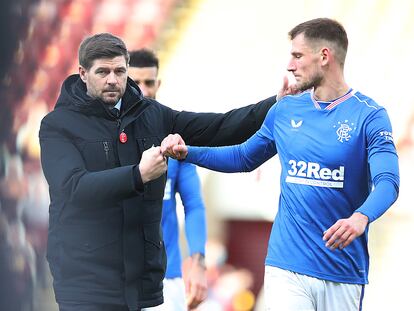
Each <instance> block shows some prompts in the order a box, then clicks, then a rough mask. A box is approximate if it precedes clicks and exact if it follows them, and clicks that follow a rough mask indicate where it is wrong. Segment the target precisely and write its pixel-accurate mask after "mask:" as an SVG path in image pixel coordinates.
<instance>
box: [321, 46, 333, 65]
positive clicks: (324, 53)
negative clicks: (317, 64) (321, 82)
mask: <svg viewBox="0 0 414 311" xmlns="http://www.w3.org/2000/svg"><path fill="white" fill-rule="evenodd" d="M331 58H332V51H331V50H330V49H329V48H327V47H325V48H323V49H321V61H322V65H326V64H327V63H328V62H329V61H330V60H331Z"/></svg>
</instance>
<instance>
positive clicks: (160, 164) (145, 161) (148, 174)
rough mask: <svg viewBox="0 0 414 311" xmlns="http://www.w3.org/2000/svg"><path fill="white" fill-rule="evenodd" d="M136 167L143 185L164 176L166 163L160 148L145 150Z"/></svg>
mask: <svg viewBox="0 0 414 311" xmlns="http://www.w3.org/2000/svg"><path fill="white" fill-rule="evenodd" d="M138 167H139V172H140V173H141V179H142V182H143V183H144V184H145V183H146V182H148V181H151V180H154V179H157V178H158V177H160V176H161V175H162V174H164V173H165V172H166V171H167V161H166V159H165V157H164V156H163V154H162V153H161V147H154V146H152V147H151V148H149V149H147V150H145V151H144V152H143V153H142V157H141V162H139V166H138Z"/></svg>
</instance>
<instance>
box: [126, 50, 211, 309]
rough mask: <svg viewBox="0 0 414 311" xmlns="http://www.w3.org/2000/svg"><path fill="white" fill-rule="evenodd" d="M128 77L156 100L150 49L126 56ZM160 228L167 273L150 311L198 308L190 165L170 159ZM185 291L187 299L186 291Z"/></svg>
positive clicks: (200, 277)
mask: <svg viewBox="0 0 414 311" xmlns="http://www.w3.org/2000/svg"><path fill="white" fill-rule="evenodd" d="M129 64H130V66H129V69H128V75H129V76H130V77H131V78H132V79H133V80H134V81H135V82H136V83H137V84H138V85H139V87H140V89H141V91H142V93H143V94H144V96H146V97H150V98H154V99H155V97H156V94H157V91H158V88H159V87H160V84H161V80H159V79H158V69H159V61H158V58H157V56H156V55H155V54H154V52H152V51H151V50H147V49H141V50H137V51H133V52H131V53H130V62H129ZM177 192H178V193H179V194H180V197H181V200H182V202H183V205H184V212H185V232H186V238H187V243H188V248H189V252H190V255H191V257H192V258H191V269H190V271H189V277H188V280H186V281H187V284H185V286H184V281H183V278H182V272H181V262H182V260H181V253H180V247H179V224H178V218H177V211H176V198H175V195H176V193H177ZM161 225H162V229H163V236H164V243H165V248H166V252H167V270H166V274H165V279H164V304H163V305H161V306H159V307H155V308H151V310H158V309H157V308H159V309H160V310H163V311H180V310H182V311H184V310H187V303H188V306H189V307H190V308H194V307H196V306H198V305H199V304H200V303H201V302H202V301H203V300H204V299H205V298H206V296H207V280H206V274H205V270H206V268H205V264H204V254H205V244H206V238H207V233H206V217H205V207H204V202H203V200H202V197H201V187H200V179H199V177H198V175H197V171H196V167H195V165H193V164H190V163H185V162H180V161H176V160H174V159H170V160H169V161H168V172H167V183H166V186H165V192H164V201H163V208H162V220H161ZM185 288H186V289H187V297H186V291H185Z"/></svg>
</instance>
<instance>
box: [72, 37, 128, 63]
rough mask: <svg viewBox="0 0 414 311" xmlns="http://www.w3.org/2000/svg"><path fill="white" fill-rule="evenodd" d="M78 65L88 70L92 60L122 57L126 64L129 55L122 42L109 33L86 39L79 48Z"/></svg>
mask: <svg viewBox="0 0 414 311" xmlns="http://www.w3.org/2000/svg"><path fill="white" fill-rule="evenodd" d="M78 55H79V64H80V65H81V66H82V67H83V68H85V69H86V70H89V69H90V68H91V67H92V64H93V62H94V60H96V59H100V58H114V57H117V56H124V57H125V61H126V63H127V64H128V62H129V54H128V50H127V48H126V46H125V43H124V41H122V40H121V39H120V38H118V37H116V36H114V35H113V34H110V33H99V34H96V35H93V36H90V37H87V38H86V39H84V40H83V41H82V43H81V44H80V46H79V51H78Z"/></svg>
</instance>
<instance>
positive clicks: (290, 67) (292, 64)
mask: <svg viewBox="0 0 414 311" xmlns="http://www.w3.org/2000/svg"><path fill="white" fill-rule="evenodd" d="M286 69H287V71H290V72H292V71H295V70H296V65H295V62H294V61H293V60H291V61H289V63H288V65H287V68H286Z"/></svg>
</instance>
